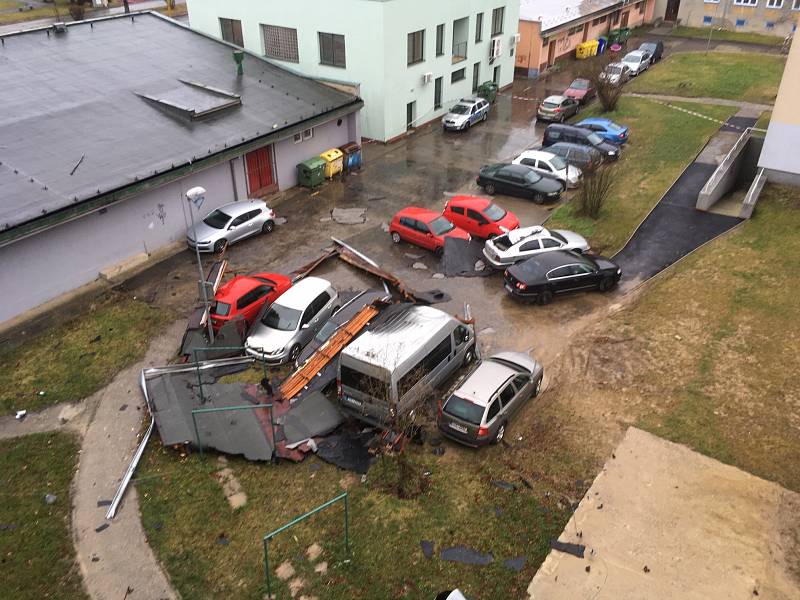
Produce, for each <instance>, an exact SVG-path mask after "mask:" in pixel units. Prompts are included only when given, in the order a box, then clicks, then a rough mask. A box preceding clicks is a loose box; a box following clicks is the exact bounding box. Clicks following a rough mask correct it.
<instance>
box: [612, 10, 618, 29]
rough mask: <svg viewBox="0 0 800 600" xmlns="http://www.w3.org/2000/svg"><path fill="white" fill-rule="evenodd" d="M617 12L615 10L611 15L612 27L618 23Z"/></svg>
mask: <svg viewBox="0 0 800 600" xmlns="http://www.w3.org/2000/svg"><path fill="white" fill-rule="evenodd" d="M619 12H620V11H618V10H615V11H614V12H613V13H611V24H612V25H616V24H617V23H619Z"/></svg>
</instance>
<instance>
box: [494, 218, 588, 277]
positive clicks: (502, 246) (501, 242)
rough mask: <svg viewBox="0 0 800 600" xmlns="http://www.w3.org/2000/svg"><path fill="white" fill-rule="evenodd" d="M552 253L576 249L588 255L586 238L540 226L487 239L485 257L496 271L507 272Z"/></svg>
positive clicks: (524, 228) (570, 232)
mask: <svg viewBox="0 0 800 600" xmlns="http://www.w3.org/2000/svg"><path fill="white" fill-rule="evenodd" d="M551 250H572V251H574V252H581V253H583V252H588V251H589V244H588V243H587V241H586V239H585V238H584V237H583V236H581V235H578V234H577V233H573V232H572V231H565V230H563V229H553V230H552V231H551V230H549V229H545V228H544V227H541V226H539V225H534V226H533V227H523V228H521V229H514V230H512V231H509V232H508V233H506V234H505V235H501V236H498V237H496V238H493V239H491V240H486V244H485V245H484V247H483V256H484V258H485V259H486V262H488V263H489V264H490V265H492V267H494V268H495V269H505V268H506V267H510V266H511V265H513V264H515V263H518V262H520V261H522V260H525V259H527V258H530V257H531V256H535V255H537V254H541V253H542V252H550V251H551Z"/></svg>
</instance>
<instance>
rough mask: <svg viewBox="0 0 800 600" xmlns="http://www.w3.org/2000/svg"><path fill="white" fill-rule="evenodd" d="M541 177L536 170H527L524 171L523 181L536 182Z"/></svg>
mask: <svg viewBox="0 0 800 600" xmlns="http://www.w3.org/2000/svg"><path fill="white" fill-rule="evenodd" d="M541 178H542V176H541V175H539V174H538V173H537V172H536V171H528V172H527V173H525V181H527V182H528V183H536V182H537V181H539V180H540V179H541Z"/></svg>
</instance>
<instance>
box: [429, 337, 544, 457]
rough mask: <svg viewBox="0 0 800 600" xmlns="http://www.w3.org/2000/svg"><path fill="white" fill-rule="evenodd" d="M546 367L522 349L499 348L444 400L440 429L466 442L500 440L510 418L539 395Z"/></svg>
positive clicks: (482, 442)
mask: <svg viewBox="0 0 800 600" xmlns="http://www.w3.org/2000/svg"><path fill="white" fill-rule="evenodd" d="M543 377H544V368H543V367H542V365H541V363H539V361H537V360H536V359H535V358H532V357H530V356H528V355H527V354H522V353H519V352H500V353H499V354H495V355H494V356H491V357H489V358H487V359H485V360H483V361H481V362H480V363H479V364H478V366H477V367H475V369H474V370H473V371H472V372H471V373H470V374H469V375H468V376H467V378H466V379H465V380H464V383H462V384H461V385H460V386H459V387H458V388H457V389H456V390H455V391H454V392H453V393H452V395H451V396H450V397H449V398H448V399H447V400H445V402H444V404H442V407H441V409H440V410H439V413H438V417H437V419H436V422H437V425H438V427H439V431H440V432H442V434H443V435H445V436H447V437H448V438H450V439H452V440H455V441H457V442H460V443H462V444H465V445H467V446H482V445H485V444H489V443H499V442H500V441H502V439H503V437H505V433H506V428H507V427H508V424H509V421H510V420H511V419H512V418H513V417H514V415H515V414H517V412H518V411H519V409H520V408H522V407H523V406H524V405H525V403H526V402H527V401H528V400H530V399H531V398H534V397H536V396H538V395H539V392H540V391H541V389H542V379H543Z"/></svg>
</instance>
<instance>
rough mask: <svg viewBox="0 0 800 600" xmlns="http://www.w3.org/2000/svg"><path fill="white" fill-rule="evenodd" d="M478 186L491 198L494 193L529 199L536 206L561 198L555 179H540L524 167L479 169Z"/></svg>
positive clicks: (506, 166) (489, 166)
mask: <svg viewBox="0 0 800 600" xmlns="http://www.w3.org/2000/svg"><path fill="white" fill-rule="evenodd" d="M477 182H478V185H479V186H481V187H482V188H483V189H484V191H485V192H486V193H487V194H489V195H490V196H493V195H494V194H495V193H497V192H500V193H501V194H509V195H511V196H520V197H522V198H531V199H532V200H533V201H534V202H535V203H536V204H542V203H543V202H544V201H545V200H550V201H556V200H558V199H559V198H560V197H561V190H562V185H561V183H560V182H558V181H556V180H555V179H549V178H547V177H542V176H541V175H540V174H539V173H537V172H536V171H534V170H533V169H531V168H529V167H526V166H525V165H509V164H498V165H488V166H485V167H483V168H481V170H480V173H479V174H478V178H477Z"/></svg>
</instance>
